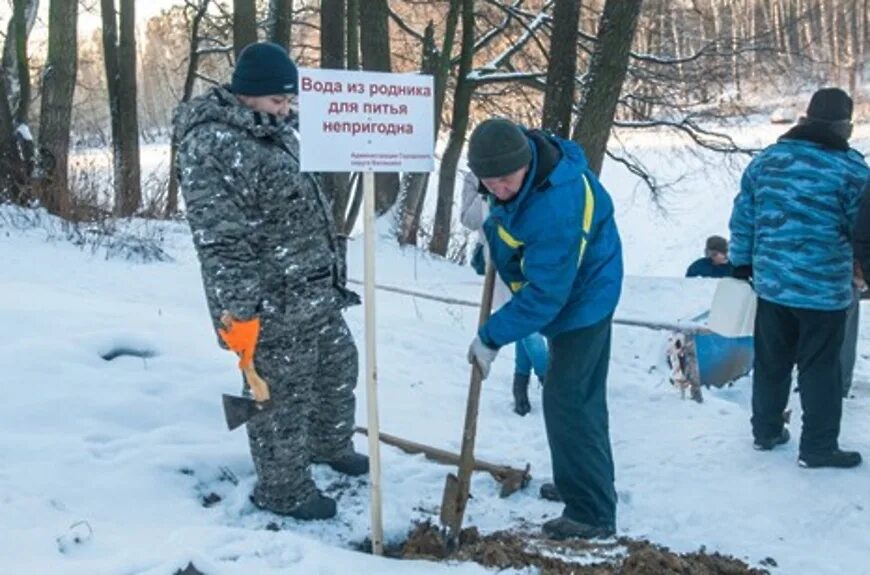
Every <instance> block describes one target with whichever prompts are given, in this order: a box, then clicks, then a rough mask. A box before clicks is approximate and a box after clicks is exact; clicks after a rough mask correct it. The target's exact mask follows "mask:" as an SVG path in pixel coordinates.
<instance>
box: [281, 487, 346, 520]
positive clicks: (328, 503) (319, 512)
mask: <svg viewBox="0 0 870 575" xmlns="http://www.w3.org/2000/svg"><path fill="white" fill-rule="evenodd" d="M287 515H289V516H290V517H295V518H296V519H303V520H311V519H329V518H331V517H335V499H332V498H331V497H327V496H326V495H324V494H322V493H321V492H320V491H315V492H314V493H313V494H312V495H311V497H309V498H308V499H306V500H305V501H303V502H302V503H300V504H299V505H297V506H296V507H294V508H293V509H291V510H290V511H289V512H287Z"/></svg>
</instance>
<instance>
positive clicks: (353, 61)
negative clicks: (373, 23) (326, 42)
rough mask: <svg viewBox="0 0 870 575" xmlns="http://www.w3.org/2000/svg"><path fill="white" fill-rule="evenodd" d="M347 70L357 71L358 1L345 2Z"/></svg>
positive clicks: (348, 0) (349, 0)
mask: <svg viewBox="0 0 870 575" xmlns="http://www.w3.org/2000/svg"><path fill="white" fill-rule="evenodd" d="M347 69H348V70H359V0H347Z"/></svg>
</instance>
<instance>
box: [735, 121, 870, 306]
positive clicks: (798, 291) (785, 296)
mask: <svg viewBox="0 0 870 575" xmlns="http://www.w3.org/2000/svg"><path fill="white" fill-rule="evenodd" d="M868 181H870V168H868V166H867V163H866V162H865V161H864V157H863V156H862V155H861V154H859V153H858V152H857V151H855V150H853V149H850V148H849V145H848V142H846V140H843V139H842V138H838V137H837V136H836V135H832V134H831V133H828V131H827V130H823V129H822V128H819V127H814V126H798V127H796V128H793V129H792V130H790V131H789V132H788V133H786V134H785V135H784V136H783V137H781V138H780V139H779V141H778V142H777V143H776V144H774V145H772V146H769V147H768V148H766V149H765V150H764V151H763V152H762V153H761V154H759V155H758V156H756V157H755V159H753V160H752V162H751V163H750V164H749V166H748V167H747V168H746V170H745V171H744V173H743V178H742V180H741V186H740V193H739V194H737V197H736V198H735V199H734V210H733V212H732V214H731V222H730V228H731V244H730V249H729V251H730V256H731V262H732V263H733V264H734V265H735V266H742V265H752V268H753V272H752V273H753V285H754V287H755V291H756V292H757V293H758V295H759V297H761V298H764V299H766V300H768V301H771V302H774V303H777V304H780V305H785V306H789V307H796V308H802V309H815V310H828V311H830V310H842V309H846V308H847V307H849V304H850V303H851V302H852V299H853V297H854V296H853V291H852V274H853V267H852V257H853V256H852V246H851V241H852V227H853V226H854V223H855V218H856V215H857V212H858V204H859V202H860V200H861V192H862V191H863V190H864V187H865V186H866V185H867V183H868Z"/></svg>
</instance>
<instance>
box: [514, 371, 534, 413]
mask: <svg viewBox="0 0 870 575" xmlns="http://www.w3.org/2000/svg"><path fill="white" fill-rule="evenodd" d="M531 410H532V406H531V404H529V375H528V374H526V375H522V374H519V373H515V374H514V412H516V413H517V414H519V415H525V414H527V413H528V412H530V411H531Z"/></svg>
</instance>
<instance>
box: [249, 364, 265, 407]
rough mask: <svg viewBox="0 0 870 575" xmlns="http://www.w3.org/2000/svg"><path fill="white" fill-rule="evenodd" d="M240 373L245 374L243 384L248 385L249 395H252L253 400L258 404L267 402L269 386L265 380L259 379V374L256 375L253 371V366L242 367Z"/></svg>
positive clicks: (255, 371)
mask: <svg viewBox="0 0 870 575" xmlns="http://www.w3.org/2000/svg"><path fill="white" fill-rule="evenodd" d="M242 373H244V374H245V382H246V383H247V384H248V387H250V388H251V393H252V394H253V395H254V399H255V400H257V402H259V403H263V402H264V401H269V398H270V395H269V384H268V383H266V380H265V379H263V378H262V377H260V374H259V373H257V370H256V369H254V364H251V365H249V366H247V367H243V368H242Z"/></svg>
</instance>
